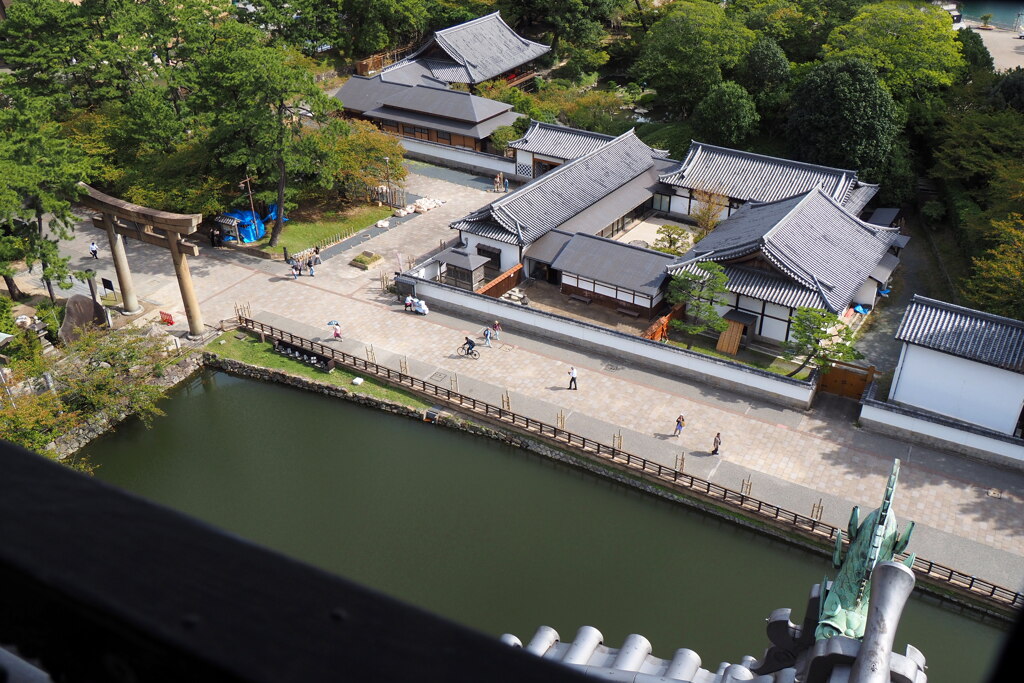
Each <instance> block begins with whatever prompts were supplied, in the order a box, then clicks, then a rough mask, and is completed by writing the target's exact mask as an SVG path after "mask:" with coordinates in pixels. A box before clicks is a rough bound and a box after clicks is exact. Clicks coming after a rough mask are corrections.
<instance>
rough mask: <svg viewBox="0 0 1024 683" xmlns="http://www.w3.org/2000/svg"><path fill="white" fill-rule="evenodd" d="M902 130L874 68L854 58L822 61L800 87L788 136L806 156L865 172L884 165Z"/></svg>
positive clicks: (799, 153)
mask: <svg viewBox="0 0 1024 683" xmlns="http://www.w3.org/2000/svg"><path fill="white" fill-rule="evenodd" d="M901 128H902V126H901V122H900V116H899V111H898V109H897V107H896V104H895V103H894V102H893V99H892V97H891V96H890V95H889V93H888V92H887V91H886V90H885V89H884V88H883V87H882V86H881V84H880V83H879V81H878V77H877V76H876V75H875V72H874V70H873V69H872V68H871V67H870V66H869V65H868V64H866V63H865V62H862V61H860V60H856V59H851V60H837V61H829V62H825V63H824V64H820V65H818V66H816V67H814V68H813V69H811V71H810V72H809V73H808V74H807V76H806V77H805V78H804V79H803V80H802V81H801V82H800V84H799V85H797V87H796V90H795V91H794V92H793V96H792V99H791V108H790V112H789V118H788V121H787V126H786V134H787V138H788V140H789V145H790V148H791V149H792V150H793V151H794V153H795V154H796V156H797V157H798V158H800V159H803V160H805V161H809V162H812V163H818V164H826V165H829V166H838V167H840V168H848V169H852V170H861V171H863V170H866V169H874V168H878V167H880V166H882V164H883V162H884V161H885V159H886V157H887V155H888V154H889V152H890V151H891V149H892V146H893V143H894V141H895V139H896V137H897V136H898V135H899V133H900V130H901Z"/></svg>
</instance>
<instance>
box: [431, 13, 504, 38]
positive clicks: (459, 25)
mask: <svg viewBox="0 0 1024 683" xmlns="http://www.w3.org/2000/svg"><path fill="white" fill-rule="evenodd" d="M494 15H498V19H501V10H495V11H494V12H491V13H490V14H484V15H482V16H479V17H477V18H476V19H470V20H469V21H464V22H462V23H461V24H455V26H449V27H448V28H439V29H438V30H436V31H434V35H435V36H436V35H440V34H443V33H447V32H449V31H455V30H456V29H460V28H465V27H466V26H470V25H472V24H475V23H477V22H480V21H483V20H484V19H490V18H491V17H493V16H494ZM501 22H502V23H503V24H504V23H505V20H504V19H501ZM505 25H506V26H508V24H505ZM509 28H512V27H511V26H509Z"/></svg>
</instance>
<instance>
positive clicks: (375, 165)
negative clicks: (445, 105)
mask: <svg viewBox="0 0 1024 683" xmlns="http://www.w3.org/2000/svg"><path fill="white" fill-rule="evenodd" d="M297 145H298V153H299V154H300V155H303V156H305V157H306V158H308V159H309V160H310V162H311V163H310V166H311V168H312V169H313V170H312V172H311V174H309V177H308V183H307V186H310V189H309V190H307V191H310V192H315V191H317V190H322V191H326V192H328V193H332V194H334V195H335V196H337V197H339V198H341V199H343V200H346V201H354V200H356V199H363V198H364V197H365V193H366V190H367V188H369V187H376V186H378V185H383V184H384V183H385V181H390V182H391V183H392V184H393V185H394V184H396V183H401V182H402V180H404V179H405V177H406V175H407V173H408V172H407V171H406V169H405V166H404V165H403V164H402V154H403V152H404V149H403V147H402V143H401V142H399V141H398V138H396V137H395V136H393V135H388V134H387V133H384V132H382V131H381V130H380V129H378V128H377V127H376V126H374V125H373V124H372V123H370V122H369V121H358V120H352V121H342V120H334V121H331V122H330V123H329V124H328V125H326V126H324V127H323V128H320V129H310V130H307V131H304V132H303V135H302V136H301V138H300V139H299V140H298V141H297ZM385 159H387V161H386V162H385V161H384V160H385Z"/></svg>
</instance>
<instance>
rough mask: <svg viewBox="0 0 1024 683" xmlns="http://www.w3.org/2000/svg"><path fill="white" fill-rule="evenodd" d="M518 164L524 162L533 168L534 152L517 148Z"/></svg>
mask: <svg viewBox="0 0 1024 683" xmlns="http://www.w3.org/2000/svg"><path fill="white" fill-rule="evenodd" d="M516 164H524V165H526V166H529V167H530V168H533V152H527V151H525V150H522V149H517V150H516Z"/></svg>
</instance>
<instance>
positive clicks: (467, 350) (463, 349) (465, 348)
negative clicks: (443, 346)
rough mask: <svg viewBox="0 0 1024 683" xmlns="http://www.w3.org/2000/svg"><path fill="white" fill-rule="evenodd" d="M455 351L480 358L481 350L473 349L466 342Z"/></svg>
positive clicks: (462, 354) (461, 354)
mask: <svg viewBox="0 0 1024 683" xmlns="http://www.w3.org/2000/svg"><path fill="white" fill-rule="evenodd" d="M455 351H456V353H458V354H459V355H460V356H469V357H470V358H480V352H479V351H477V350H476V349H471V348H469V347H468V346H466V345H465V344H463V345H462V346H460V347H459V348H457V349H456V350H455Z"/></svg>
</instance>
